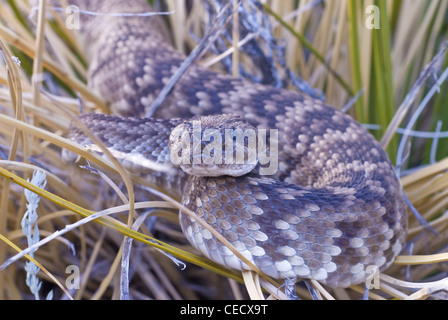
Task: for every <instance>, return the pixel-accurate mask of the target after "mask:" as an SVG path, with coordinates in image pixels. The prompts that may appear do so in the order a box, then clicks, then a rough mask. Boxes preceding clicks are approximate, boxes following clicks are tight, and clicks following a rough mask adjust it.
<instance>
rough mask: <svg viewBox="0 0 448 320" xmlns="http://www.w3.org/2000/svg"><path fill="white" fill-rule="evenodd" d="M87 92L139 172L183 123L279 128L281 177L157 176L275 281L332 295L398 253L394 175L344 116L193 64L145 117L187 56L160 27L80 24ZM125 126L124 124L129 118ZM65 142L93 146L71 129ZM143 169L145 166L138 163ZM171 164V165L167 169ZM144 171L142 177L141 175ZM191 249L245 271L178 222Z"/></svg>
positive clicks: (150, 22) (95, 122) (130, 4)
mask: <svg viewBox="0 0 448 320" xmlns="http://www.w3.org/2000/svg"><path fill="white" fill-rule="evenodd" d="M82 2H83V1H78V2H77V3H76V4H78V5H79V6H80V7H81V8H83V9H88V10H91V11H99V12H108V11H111V10H112V11H114V12H147V11H150V8H149V7H148V6H147V5H146V4H143V3H141V2H140V1H138V0H132V1H130V0H128V1H107V2H106V1H92V3H89V2H88V1H86V3H88V6H87V7H86V6H84V5H83V3H82ZM82 23H83V26H82V28H83V33H84V35H85V36H86V39H87V40H86V49H87V53H88V57H89V59H90V67H89V85H90V86H91V87H92V88H93V89H94V90H96V91H97V92H99V94H101V95H102V96H103V97H104V98H105V99H106V100H107V101H108V102H109V103H110V105H111V108H112V110H113V111H114V112H115V113H119V114H121V116H110V115H93V114H87V115H83V116H82V119H83V121H84V122H85V123H86V124H87V125H88V126H89V127H90V128H91V130H92V131H93V132H94V133H95V134H97V135H98V136H99V137H100V138H101V139H102V140H103V141H104V143H105V144H106V145H107V146H108V147H109V148H111V149H113V150H115V151H117V152H120V153H121V154H125V155H126V156H124V158H125V159H124V160H125V162H127V163H128V164H130V166H129V167H132V168H133V169H135V170H140V169H141V168H142V165H139V164H138V163H139V161H140V162H141V161H144V159H146V160H148V161H151V162H157V163H162V164H166V165H171V162H170V158H169V149H168V138H169V136H170V132H171V130H172V129H173V128H174V127H175V126H176V125H178V124H179V123H181V122H182V120H163V119H171V118H178V119H188V118H190V117H193V116H204V115H213V114H221V113H223V114H233V115H237V116H240V117H241V118H242V119H243V120H244V121H246V122H247V123H249V124H251V125H253V126H254V127H255V128H257V129H277V130H278V159H279V160H278V161H279V162H278V170H277V171H276V173H275V174H274V175H271V176H261V175H259V174H258V172H257V170H254V171H253V172H251V173H249V174H246V175H244V176H240V177H231V176H222V177H188V176H187V175H186V174H185V173H184V172H183V171H182V170H180V169H179V168H177V167H174V166H173V168H174V170H175V171H176V174H172V173H161V172H158V173H153V174H148V175H147V177H148V179H153V180H154V181H157V182H158V183H161V184H163V185H164V186H167V187H169V188H170V189H171V190H173V191H176V192H177V193H178V194H179V195H180V196H182V202H183V204H184V205H185V206H186V207H188V208H189V209H191V210H193V211H194V212H196V214H197V215H199V216H200V217H202V218H203V219H204V220H205V221H207V222H208V223H209V224H210V225H211V226H212V227H213V228H214V229H215V230H217V231H218V232H219V233H221V234H222V235H223V236H224V237H225V238H226V239H227V240H228V241H229V242H230V243H231V244H232V245H233V246H234V247H235V248H236V249H237V250H238V251H240V252H241V253H242V254H243V255H244V256H245V257H246V258H247V259H249V261H251V262H252V263H253V264H255V265H256V266H257V267H258V268H259V269H261V270H262V271H263V272H265V273H266V274H267V275H269V276H272V277H274V278H292V277H301V278H312V279H316V280H320V281H322V282H323V283H326V284H328V285H329V286H332V287H347V286H350V285H352V284H355V283H360V282H362V281H364V280H365V278H366V276H367V274H366V268H367V267H368V266H370V265H376V266H378V267H379V269H380V270H384V269H385V268H387V267H388V266H389V265H390V264H391V263H392V261H393V259H394V257H395V256H396V255H397V254H398V253H399V252H400V250H401V249H402V248H403V245H404V242H405V237H406V228H407V215H406V208H405V204H404V201H403V198H402V189H401V186H400V183H399V181H398V179H397V178H396V176H395V173H394V169H393V167H392V165H391V163H390V161H389V160H388V158H387V155H386V154H385V152H384V151H383V150H382V148H381V146H380V145H379V143H377V141H376V140H375V139H374V138H373V137H372V136H371V135H370V134H369V133H368V132H367V131H366V130H364V129H363V128H362V127H361V126H360V125H359V124H358V123H357V122H355V121H354V120H353V119H352V118H350V117H349V116H348V115H344V114H342V113H341V112H339V111H338V110H335V109H333V108H331V107H329V106H326V105H324V104H323V103H322V102H320V101H317V100H313V99H312V98H310V97H308V96H305V95H301V94H299V93H297V92H292V91H287V90H283V89H275V88H273V87H270V86H263V85H259V84H252V83H248V82H245V81H242V80H239V79H234V78H232V77H230V76H227V75H222V74H218V73H215V72H213V71H210V70H207V69H204V68H202V67H200V66H192V67H191V68H190V69H189V70H188V71H187V73H186V74H185V75H184V76H183V77H182V78H181V80H180V81H179V83H178V84H177V85H176V87H175V89H174V90H173V92H172V93H171V94H170V95H169V97H168V99H167V100H166V101H165V102H164V104H163V105H162V107H161V108H159V109H158V111H157V113H156V114H155V117H156V118H162V119H149V118H138V116H140V115H142V114H144V111H145V108H148V107H149V106H150V105H151V103H152V102H153V100H154V99H155V97H157V94H158V93H159V92H160V90H161V88H162V87H163V84H164V83H166V81H167V80H168V79H169V78H170V76H171V75H172V74H173V73H174V72H175V71H176V69H177V68H178V66H179V65H180V64H181V63H182V62H183V60H184V58H185V57H184V56H183V55H182V54H180V53H178V52H177V51H175V50H174V49H173V48H172V47H171V46H170V44H169V42H168V41H167V40H166V38H167V37H166V35H165V33H164V32H163V30H164V29H163V26H162V24H161V22H160V21H159V19H158V18H157V17H149V18H148V17H145V18H142V17H133V18H129V17H111V16H98V17H93V18H92V17H90V18H88V19H86V20H83V21H82ZM129 116H132V117H129ZM70 138H71V139H73V140H75V141H77V142H79V143H82V144H89V143H90V142H89V140H88V139H87V138H86V137H85V136H84V135H83V134H82V132H81V131H80V130H78V129H76V128H73V129H72V131H71V134H70ZM140 164H141V163H140ZM171 166H172V165H171ZM139 168H140V169H139ZM180 222H181V226H182V229H183V231H184V233H185V235H186V237H187V238H188V239H189V241H190V242H191V243H192V244H193V245H194V246H195V247H197V248H198V249H199V250H200V251H201V252H202V253H203V254H204V255H206V256H207V257H209V258H210V259H212V260H214V261H216V262H218V263H221V264H223V265H225V266H228V267H230V268H235V269H245V268H247V266H246V265H245V264H244V263H242V262H241V260H240V259H238V258H237V257H236V256H235V254H233V253H232V252H231V251H230V250H229V249H228V248H227V247H225V246H223V245H221V243H220V242H219V241H217V240H216V238H215V237H214V236H213V235H212V234H211V233H210V232H209V231H207V230H205V229H203V228H202V227H201V226H200V225H199V224H198V223H197V222H195V221H193V220H192V219H190V218H189V217H188V216H186V215H183V214H180Z"/></svg>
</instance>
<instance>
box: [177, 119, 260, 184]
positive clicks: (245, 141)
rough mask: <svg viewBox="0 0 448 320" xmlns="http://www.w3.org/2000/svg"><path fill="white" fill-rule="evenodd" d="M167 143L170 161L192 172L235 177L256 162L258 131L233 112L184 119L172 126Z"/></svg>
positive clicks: (192, 173)
mask: <svg viewBox="0 0 448 320" xmlns="http://www.w3.org/2000/svg"><path fill="white" fill-rule="evenodd" d="M169 147H170V158H171V162H172V163H173V164H174V165H179V166H180V167H181V169H182V170H183V171H185V172H186V173H188V174H191V175H197V176H209V177H216V176H222V175H229V176H235V177H237V176H242V175H245V174H247V173H249V172H250V171H252V170H253V169H254V168H255V167H256V165H257V164H258V159H257V132H256V130H255V128H254V127H253V126H251V125H249V124H247V123H246V122H244V121H242V120H241V118H240V117H238V116H234V115H216V116H206V117H198V118H194V119H191V120H188V121H184V122H183V123H182V124H180V125H178V126H177V127H175V128H174V129H173V130H172V132H171V135H170V139H169Z"/></svg>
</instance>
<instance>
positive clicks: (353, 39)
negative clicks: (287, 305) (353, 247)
mask: <svg viewBox="0 0 448 320" xmlns="http://www.w3.org/2000/svg"><path fill="white" fill-rule="evenodd" d="M228 2H229V3H230V1H228ZM45 3H46V1H36V2H35V4H30V2H29V1H25V0H23V1H21V0H18V1H2V2H0V50H1V53H2V54H1V62H0V111H1V112H0V175H1V177H0V192H1V195H0V264H3V263H5V262H6V261H7V260H8V259H9V258H11V257H12V256H13V255H15V254H16V253H18V252H22V254H23V255H24V254H25V253H26V255H24V256H22V257H21V258H20V259H17V260H15V261H14V262H13V263H11V264H8V265H3V267H4V268H3V269H1V270H0V299H34V298H39V299H45V298H52V299H69V298H70V299H71V298H73V299H116V298H122V299H127V298H132V299H201V298H217V299H238V298H247V297H251V298H274V299H284V298H288V297H289V298H291V297H295V296H297V297H299V298H302V299H310V298H311V294H312V295H313V296H314V297H315V298H322V299H360V298H369V299H446V298H447V297H448V295H447V292H446V288H447V287H448V280H447V274H446V261H447V260H448V253H446V252H447V245H448V229H447V224H448V219H447V217H448V216H447V208H448V173H447V169H448V140H447V139H448V94H447V84H446V81H445V79H446V77H447V74H448V72H447V66H448V55H447V54H446V43H445V41H446V40H447V31H448V15H447V13H448V10H447V9H448V0H431V1H415V0H401V1H400V0H390V1H386V0H375V1H374V0H370V1H368V0H365V1H359V0H327V1H319V0H314V1H311V0H304V1H292V0H291V1H290V0H281V1H278V0H277V1H276V0H269V1H265V2H264V4H263V7H264V12H265V14H266V17H267V18H268V19H269V23H270V25H271V26H272V33H273V35H274V36H275V39H277V42H275V43H276V44H277V45H278V47H276V49H275V50H276V52H274V55H275V54H278V53H280V58H279V59H278V60H275V61H276V62H275V64H276V67H278V70H280V71H279V74H280V76H281V79H282V80H281V81H280V82H281V83H282V84H285V85H286V86H289V87H291V89H292V90H296V88H295V86H294V84H296V85H297V86H298V87H301V88H302V89H303V90H304V91H305V92H308V93H310V94H318V95H319V96H321V97H323V96H325V101H326V102H327V103H328V104H331V105H333V106H335V107H336V108H339V109H342V108H345V109H346V110H347V112H349V113H350V114H351V115H352V116H353V117H354V118H356V119H357V120H358V121H359V122H360V123H362V124H364V125H366V126H367V127H368V128H369V129H371V130H372V133H373V134H374V135H375V136H376V137H377V139H378V140H380V141H381V142H382V144H383V146H384V148H385V149H386V150H387V152H388V153H389V156H390V158H391V160H392V162H393V163H394V164H395V165H396V166H397V168H398V173H399V174H400V177H401V182H402V184H403V187H404V190H405V192H406V194H407V197H408V200H409V203H410V204H412V205H411V207H412V208H414V211H415V212H418V213H419V214H420V215H421V218H419V219H416V218H415V215H414V213H412V212H411V210H409V223H410V228H409V234H408V245H407V247H406V248H405V252H403V253H402V255H401V256H399V257H398V258H397V259H396V261H395V263H394V264H393V265H392V266H391V267H390V268H389V269H388V270H386V272H385V273H384V274H381V275H379V279H373V280H372V281H377V282H375V283H374V282H372V284H373V285H374V288H372V289H371V290H369V291H367V290H365V288H364V287H363V286H361V285H359V286H352V287H350V288H348V289H338V290H331V289H329V288H325V287H322V286H321V285H320V284H319V283H317V282H315V281H311V282H307V283H306V285H307V286H305V285H304V284H303V282H298V284H296V285H294V284H290V283H287V284H286V285H285V284H284V283H282V282H279V281H274V280H272V279H268V278H266V277H264V276H259V275H257V274H256V273H254V272H245V273H244V274H242V275H241V274H240V273H237V272H234V271H231V270H227V269H225V268H223V267H221V266H219V265H216V264H214V263H212V262H210V261H208V260H207V259H205V258H202V257H200V256H199V255H198V252H197V251H196V250H195V249H194V248H192V247H191V246H190V245H189V243H188V242H187V241H186V240H185V238H184V236H183V234H182V232H181V231H180V227H179V225H178V219H177V211H178V208H179V204H178V203H177V202H176V201H175V200H176V199H171V198H170V190H159V188H158V186H153V185H148V184H147V183H146V182H145V181H142V180H141V179H140V178H139V177H136V176H132V175H129V174H128V173H126V172H125V171H124V169H123V168H121V167H120V165H119V164H118V163H117V162H115V161H114V160H113V159H105V158H100V157H99V156H97V155H95V154H92V153H90V152H87V151H86V150H83V149H80V148H78V147H77V146H76V145H74V144H72V143H70V142H69V141H67V140H65V139H64V138H63V136H64V134H65V133H66V132H67V130H68V128H69V125H70V122H71V121H72V120H74V114H77V113H78V112H79V99H82V101H83V111H84V112H88V111H94V110H95V111H101V112H108V108H107V105H106V104H105V103H104V101H103V99H102V97H99V96H97V95H96V94H95V93H94V92H91V91H90V90H89V89H88V87H87V84H86V78H87V59H86V57H85V56H84V54H83V50H82V38H81V34H80V32H79V31H78V30H76V29H75V30H70V29H69V28H67V25H66V18H67V16H66V15H64V12H65V5H64V4H63V3H62V2H61V3H59V4H58V5H56V6H57V7H60V8H62V9H63V10H62V13H61V12H59V11H56V10H54V9H49V8H47V9H46V10H43V9H44V5H45ZM152 3H153V4H154V5H156V6H157V7H158V8H160V9H161V10H164V11H174V13H173V14H172V15H170V16H169V17H168V18H167V19H166V22H167V25H168V26H169V28H170V30H171V32H172V35H173V42H174V45H175V46H176V47H177V48H178V49H179V50H181V51H184V52H185V53H186V54H188V53H189V52H190V51H191V50H192V48H194V47H195V46H196V44H197V41H198V39H196V37H198V38H199V37H201V36H203V35H204V33H206V32H205V29H206V28H205V25H206V24H207V22H208V20H209V19H208V18H209V12H210V11H211V10H210V9H208V10H206V9H205V8H204V6H203V5H202V2H201V1H181V0H174V1H173V0H171V1H170V0H166V1H160V2H159V1H152ZM235 3H237V2H236V1H235ZM250 3H252V2H250V1H243V3H242V6H246V7H247V6H249V4H250ZM34 5H35V6H34ZM51 7H54V4H52V5H51ZM258 10H260V8H258ZM249 12H251V11H250V10H249ZM255 14H256V13H255V12H254V15H255ZM242 18H244V17H240V16H238V15H236V14H235V15H233V16H232V17H230V18H229V20H230V22H232V21H233V22H236V21H238V19H242ZM263 27H265V25H264V26H263ZM230 30H237V29H231V28H230ZM192 33H194V34H195V36H192ZM229 34H230V35H231V36H232V37H230V38H229V37H228V38H227V41H224V40H222V41H221V45H216V46H215V47H214V48H213V49H212V50H210V51H209V52H208V53H207V54H205V55H204V57H203V58H202V59H201V63H203V64H207V65H211V64H213V66H212V67H214V68H219V69H221V70H223V69H227V70H228V71H229V72H234V73H235V74H236V73H238V72H239V70H238V69H237V68H236V67H237V66H238V64H240V65H242V66H243V67H246V68H247V69H250V68H251V58H250V57H247V56H245V54H244V53H243V49H244V46H243V47H242V48H241V49H239V48H238V42H240V43H247V42H245V41H246V40H248V39H249V38H248V37H250V38H251V39H255V40H259V39H260V37H262V36H263V34H262V33H261V32H259V33H257V32H255V33H252V34H251V33H249V34H240V33H238V32H235V31H233V32H229ZM268 38H269V37H268ZM224 39H225V37H224ZM266 39H267V38H266V37H265V38H264V39H263V40H264V41H266ZM268 40H269V39H268ZM271 40H272V39H271ZM218 44H219V42H218ZM222 44H224V47H223V45H222ZM263 47H264V48H266V47H268V49H269V45H264V46H263ZM227 49H228V50H227ZM271 49H272V48H271ZM226 50H227V51H228V55H227V56H228V58H224V60H223V58H221V56H219V57H218V58H217V55H218V54H219V52H218V51H223V52H225V51H226ZM275 50H274V51H275ZM224 55H225V54H224ZM282 58H284V59H282ZM226 59H227V61H230V62H228V63H227V67H226ZM228 59H230V60H228ZM214 60H220V61H222V62H224V63H223V64H221V65H219V64H218V65H215V64H214V63H213V61H214ZM235 66H236V67H235ZM288 72H291V74H288ZM288 75H289V77H288ZM292 75H295V76H292ZM118 76H119V75H118ZM286 78H288V79H289V83H287V82H286V81H283V79H286ZM302 79H303V81H302ZM61 148H67V149H70V150H72V151H74V152H76V153H78V154H80V155H81V156H83V157H84V158H86V159H88V164H91V165H92V166H93V165H94V166H95V168H97V169H99V170H98V171H97V170H94V169H92V168H90V167H87V168H86V167H84V168H80V167H79V166H77V165H69V164H66V163H64V162H63V161H62V160H61V157H60V152H61ZM141 186H144V187H141ZM26 190H29V191H26ZM30 191H33V192H30ZM37 195H38V196H37ZM156 196H158V197H156ZM143 201H144V202H143ZM189 214H194V213H189ZM418 220H420V221H418ZM423 220H426V221H427V224H425V223H424V222H422V221H423ZM125 239H126V240H125ZM39 241H45V242H46V243H45V244H43V245H42V246H37V247H36V246H35V247H34V248H33V247H32V246H33V245H35V244H36V243H39ZM27 248H29V249H28V250H27V251H26V252H23V251H22V250H25V249H27ZM37 267H38V268H37ZM378 284H379V285H378ZM279 287H280V290H277V289H276V288H279ZM307 287H308V289H307ZM291 292H295V293H294V294H293V293H291ZM310 292H311V294H310Z"/></svg>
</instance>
